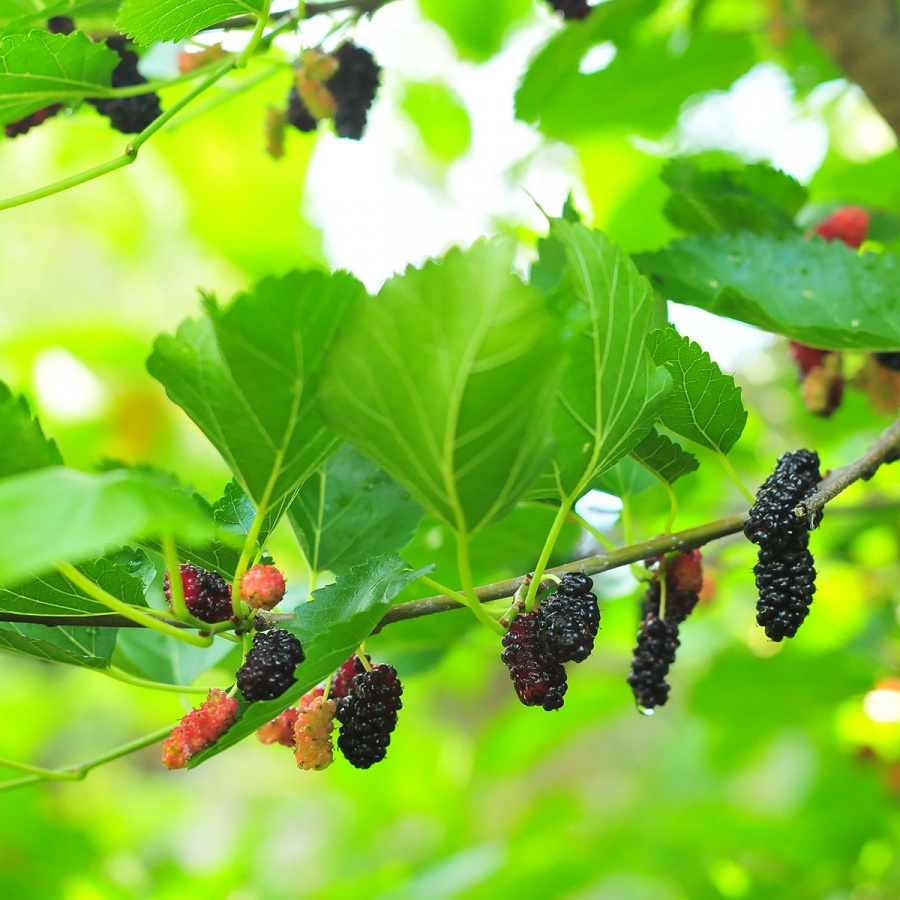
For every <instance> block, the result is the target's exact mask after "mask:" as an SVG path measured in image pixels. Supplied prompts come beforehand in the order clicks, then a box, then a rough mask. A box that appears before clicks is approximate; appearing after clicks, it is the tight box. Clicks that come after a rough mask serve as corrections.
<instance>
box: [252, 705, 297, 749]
mask: <svg viewBox="0 0 900 900" xmlns="http://www.w3.org/2000/svg"><path fill="white" fill-rule="evenodd" d="M299 714H300V710H299V709H298V708H297V707H296V706H289V707H288V708H287V709H286V710H285V711H284V712H283V713H280V714H279V715H277V716H275V718H274V719H272V721H271V722H266V724H265V725H263V726H262V728H257V729H256V736H257V738H259V740H260V741H261V742H262V743H263V744H281V745H282V746H283V747H293V746H294V722H296V721H297V716H298V715H299Z"/></svg>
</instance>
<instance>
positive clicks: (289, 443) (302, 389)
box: [147, 272, 365, 514]
mask: <svg viewBox="0 0 900 900" xmlns="http://www.w3.org/2000/svg"><path fill="white" fill-rule="evenodd" d="M364 294H365V290H364V288H363V287H362V285H361V284H360V283H359V282H358V281H356V279H354V278H353V277H352V276H351V275H348V274H347V273H346V272H337V273H335V274H333V275H326V274H324V273H321V272H306V273H299V272H292V273H289V274H288V275H286V276H284V277H283V278H267V279H265V280H263V281H261V282H260V283H259V284H258V285H257V286H256V287H255V288H254V289H253V291H251V292H250V293H247V294H240V295H238V296H237V297H236V298H235V300H234V302H233V303H231V305H230V306H228V307H227V308H225V309H219V308H218V307H216V306H215V305H214V304H212V303H209V304H207V307H208V308H207V313H206V315H205V316H204V317H203V318H202V319H199V320H190V319H189V320H187V321H186V322H183V323H182V324H181V326H180V327H179V329H178V333H177V334H176V335H175V336H174V337H173V336H171V335H161V336H160V337H158V338H157V340H156V343H155V345H154V351H153V354H152V356H151V357H150V359H149V360H148V361H147V368H148V370H149V371H150V374H151V375H153V376H154V377H155V378H157V379H159V381H161V382H162V383H163V385H164V386H165V388H166V393H168V395H169V396H170V397H171V398H172V400H174V401H175V403H177V404H178V405H179V406H180V407H181V408H182V409H184V411H185V412H186V413H187V414H188V415H189V416H190V417H191V418H192V419H193V420H194V422H196V423H197V425H198V426H199V427H200V429H201V430H202V431H203V433H204V434H205V435H206V436H207V437H208V438H209V440H210V441H211V442H212V443H213V445H214V446H215V447H216V449H217V450H218V451H219V453H221V454H222V457H223V458H224V459H225V461H226V462H227V463H228V465H229V466H230V467H231V470H232V472H233V473H234V475H235V477H236V478H237V480H238V481H239V482H240V484H241V487H242V488H243V489H244V490H245V491H246V493H247V494H248V496H249V497H250V499H251V500H252V501H253V503H254V505H255V506H256V507H257V509H262V510H263V513H264V514H265V513H268V512H269V511H270V510H272V509H273V508H275V509H277V508H279V507H280V506H282V504H284V503H285V502H287V500H288V499H289V498H290V497H291V496H292V495H293V493H294V491H295V490H296V489H297V487H298V486H299V485H300V484H301V483H302V482H303V481H304V480H305V479H306V478H307V477H309V475H311V474H312V473H313V472H314V471H315V470H316V469H317V468H318V467H319V465H320V464H321V463H322V462H323V460H324V459H325V458H326V457H327V456H328V455H329V454H330V453H331V452H332V451H333V450H334V449H335V447H336V446H337V444H338V439H337V436H336V435H335V434H334V433H333V432H331V431H330V430H329V429H328V428H327V427H326V426H325V423H324V421H323V420H322V418H321V416H320V414H319V412H318V410H317V409H316V407H315V405H314V403H315V399H316V392H317V388H318V382H319V378H320V373H321V369H322V366H323V363H324V360H325V358H326V356H328V355H329V354H330V353H331V350H330V346H331V341H332V338H333V336H334V333H335V331H336V330H337V328H338V326H339V325H340V323H341V321H342V319H343V318H344V317H345V316H346V315H347V314H348V313H349V312H350V310H351V308H352V306H353V305H354V303H356V302H357V301H358V300H359V299H360V297H362V296H363V295H364Z"/></svg>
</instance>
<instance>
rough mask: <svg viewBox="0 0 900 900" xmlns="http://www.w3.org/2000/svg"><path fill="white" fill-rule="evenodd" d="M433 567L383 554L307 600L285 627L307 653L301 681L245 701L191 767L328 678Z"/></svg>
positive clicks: (275, 714) (249, 731)
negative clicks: (273, 694)
mask: <svg viewBox="0 0 900 900" xmlns="http://www.w3.org/2000/svg"><path fill="white" fill-rule="evenodd" d="M426 571H428V569H420V570H418V571H413V570H412V568H410V566H408V565H407V564H406V563H405V562H403V560H402V559H399V558H398V557H396V556H379V557H375V558H373V559H370V560H369V561H368V562H366V563H365V565H362V566H358V567H357V568H355V569H353V570H351V571H350V573H349V574H347V575H343V576H340V577H339V578H338V579H337V581H336V582H335V583H334V584H330V585H328V586H327V587H324V588H320V589H319V590H317V591H316V592H315V593H314V594H313V599H312V600H311V601H310V602H309V603H304V604H301V605H300V607H299V608H298V609H297V614H296V617H295V619H294V620H293V621H292V622H288V623H287V624H286V625H284V626H280V627H284V628H286V629H287V630H288V631H290V632H292V633H293V634H295V635H296V636H297V637H298V638H299V639H300V642H301V643H302V644H303V647H304V650H305V651H306V660H305V661H304V662H302V663H301V664H300V666H299V667H298V669H297V673H296V677H297V682H296V684H294V685H293V687H291V688H290V689H289V690H288V691H286V692H285V693H284V694H282V695H281V696H280V697H278V698H276V699H275V700H265V701H262V702H259V703H246V702H245V701H243V700H242V701H241V719H240V721H238V722H236V723H235V724H234V725H233V726H232V727H231V728H230V729H229V730H228V732H227V733H226V734H225V735H224V736H223V737H222V738H220V739H219V741H218V742H217V743H215V744H214V745H213V746H212V747H210V748H209V749H208V750H206V751H204V752H203V753H200V754H198V755H197V756H195V757H194V758H193V759H192V760H191V762H190V766H191V767H193V766H196V765H200V763H203V762H206V760H208V759H210V758H211V757H213V756H215V755H216V754H218V753H221V752H222V751H223V750H227V749H228V748H229V747H231V746H233V745H234V744H236V743H237V742H238V741H240V740H243V738H245V737H247V736H248V735H250V734H253V732H254V731H256V730H257V729H258V728H260V727H261V726H262V725H265V724H266V722H268V721H270V720H271V719H273V718H275V716H277V715H278V714H279V713H280V712H282V711H283V710H285V709H287V707H288V706H291V705H292V704H293V703H296V702H297V700H299V699H300V697H302V696H303V695H304V694H305V693H306V692H307V691H308V690H310V688H313V687H315V686H316V685H317V684H318V683H319V682H320V681H323V680H324V679H326V678H328V676H329V675H331V674H332V672H334V671H335V670H336V669H337V668H338V667H339V666H340V665H341V664H342V663H343V662H344V661H345V660H346V659H347V658H348V657H350V656H351V655H352V654H353V653H354V652H355V651H356V650H357V648H358V647H359V645H360V644H361V643H362V642H363V641H364V640H365V639H366V638H367V637H368V636H369V634H371V632H372V629H374V628H375V626H376V625H377V624H378V623H379V622H380V621H381V619H382V617H383V616H384V614H385V613H386V612H387V610H388V608H389V607H390V605H391V603H392V602H393V600H394V598H395V597H396V596H397V595H398V594H399V593H400V591H402V590H403V588H405V587H406V586H407V585H408V584H410V583H411V582H413V581H415V580H416V578H418V577H419V576H420V575H423V574H424V573H425V572H426Z"/></svg>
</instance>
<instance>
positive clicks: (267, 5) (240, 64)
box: [234, 0, 272, 69]
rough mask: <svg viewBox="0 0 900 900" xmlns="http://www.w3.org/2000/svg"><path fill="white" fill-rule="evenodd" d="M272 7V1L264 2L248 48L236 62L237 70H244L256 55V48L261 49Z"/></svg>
mask: <svg viewBox="0 0 900 900" xmlns="http://www.w3.org/2000/svg"><path fill="white" fill-rule="evenodd" d="M271 7H272V0H263V5H262V8H261V9H260V10H259V12H258V13H257V14H256V26H255V27H254V29H253V34H251V35H250V40H249V41H248V42H247V46H246V47H244V49H243V51H242V52H241V55H240V56H239V57H238V58H237V59H236V60H235V62H234V67H235V68H236V69H243V68H244V66H246V65H247V63H248V62H249V60H250V57H251V56H253V54H254V53H256V48H257V47H259V42H260V41H261V40H262V36H263V32H264V31H265V30H266V24H267V23H268V21H269V10H270V9H271Z"/></svg>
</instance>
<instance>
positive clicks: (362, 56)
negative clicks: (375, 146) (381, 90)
mask: <svg viewBox="0 0 900 900" xmlns="http://www.w3.org/2000/svg"><path fill="white" fill-rule="evenodd" d="M334 57H335V59H336V60H337V61H338V70H337V72H335V73H334V75H332V76H331V78H329V79H328V81H327V83H326V84H327V86H328V91H329V93H330V94H331V96H332V97H333V98H334V102H335V103H336V104H337V110H336V111H335V114H334V128H335V131H336V132H337V134H338V137H342V138H350V139H351V140H354V141H358V140H359V139H360V138H361V137H362V133H363V129H364V128H365V127H366V116H367V113H368V111H369V107H370V106H371V105H372V101H373V100H374V99H375V93H376V91H377V90H378V84H379V78H380V74H381V66H379V65H378V64H377V63H376V62H375V58H374V57H373V56H372V54H371V53H369V51H368V50H366V49H364V48H363V47H357V46H356V44H353V43H351V42H350V41H347V42H346V43H343V44H341V46H340V47H338V48H337V50H336V51H335V52H334Z"/></svg>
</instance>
